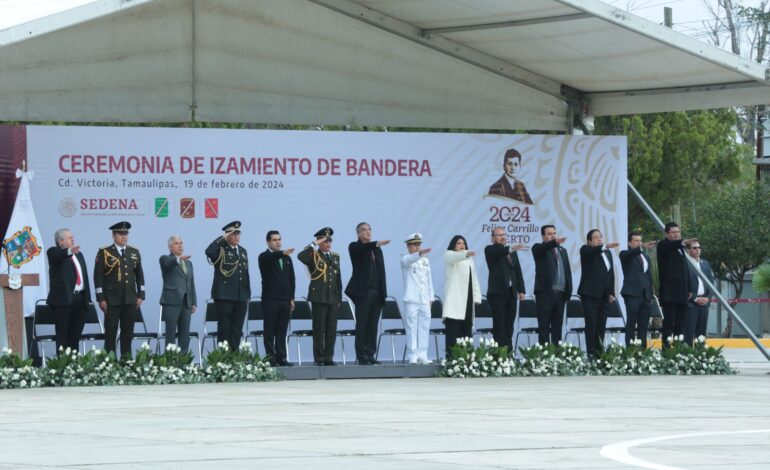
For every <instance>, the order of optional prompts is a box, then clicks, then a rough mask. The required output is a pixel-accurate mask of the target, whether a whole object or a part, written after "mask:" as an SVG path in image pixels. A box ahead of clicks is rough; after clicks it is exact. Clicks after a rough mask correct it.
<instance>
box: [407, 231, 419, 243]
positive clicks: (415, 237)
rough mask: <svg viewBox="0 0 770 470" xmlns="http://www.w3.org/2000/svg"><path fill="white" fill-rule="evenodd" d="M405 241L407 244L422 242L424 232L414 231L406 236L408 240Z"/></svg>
mask: <svg viewBox="0 0 770 470" xmlns="http://www.w3.org/2000/svg"><path fill="white" fill-rule="evenodd" d="M404 243H406V244H407V245H415V244H417V243H422V234H421V233H413V234H411V235H409V236H408V237H406V240H404Z"/></svg>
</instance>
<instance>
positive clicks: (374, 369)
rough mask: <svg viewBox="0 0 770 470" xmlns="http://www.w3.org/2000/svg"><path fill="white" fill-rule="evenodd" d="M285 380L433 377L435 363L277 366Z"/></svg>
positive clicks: (435, 368) (436, 371)
mask: <svg viewBox="0 0 770 470" xmlns="http://www.w3.org/2000/svg"><path fill="white" fill-rule="evenodd" d="M277 369H278V370H279V371H280V372H281V374H283V377H284V379H286V380H318V379H406V378H427V377H435V376H436V374H437V373H438V370H439V366H438V365H437V364H435V363H434V364H427V365H425V364H404V363H393V362H383V363H382V364H378V365H373V366H360V365H358V364H354V363H351V364H345V365H343V364H342V363H338V364H337V365H336V366H314V365H312V364H311V365H306V364H303V365H301V366H300V365H297V364H295V365H294V366H293V367H277Z"/></svg>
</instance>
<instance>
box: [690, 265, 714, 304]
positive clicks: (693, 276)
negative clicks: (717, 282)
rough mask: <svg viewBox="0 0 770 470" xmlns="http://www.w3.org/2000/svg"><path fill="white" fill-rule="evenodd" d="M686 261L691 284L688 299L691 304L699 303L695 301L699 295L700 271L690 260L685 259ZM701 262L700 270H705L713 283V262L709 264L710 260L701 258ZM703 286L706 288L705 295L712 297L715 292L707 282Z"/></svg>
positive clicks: (704, 272)
mask: <svg viewBox="0 0 770 470" xmlns="http://www.w3.org/2000/svg"><path fill="white" fill-rule="evenodd" d="M685 262H687V273H688V275H689V285H690V286H691V289H690V290H689V291H688V294H689V297H688V299H687V300H688V301H689V303H690V305H697V304H696V303H695V299H696V298H697V297H698V272H697V271H696V270H695V268H694V267H693V266H692V265H691V264H690V262H689V261H687V260H685ZM699 264H700V270H701V271H703V274H705V275H706V277H707V278H708V280H709V281H710V282H711V283H712V284H713V283H714V273H713V272H712V271H711V264H709V262H708V261H706V260H705V259H701V260H700V263H699ZM703 287H704V289H705V292H704V293H703V297H708V298H711V296H713V295H714V293H713V292H711V289H709V287H708V286H707V285H706V284H705V283H704V284H703Z"/></svg>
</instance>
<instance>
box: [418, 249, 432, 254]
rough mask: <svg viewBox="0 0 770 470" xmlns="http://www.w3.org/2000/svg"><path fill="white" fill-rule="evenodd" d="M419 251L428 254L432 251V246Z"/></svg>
mask: <svg viewBox="0 0 770 470" xmlns="http://www.w3.org/2000/svg"><path fill="white" fill-rule="evenodd" d="M418 253H420V256H422V255H427V254H428V253H430V248H425V249H422V250H420V251H418Z"/></svg>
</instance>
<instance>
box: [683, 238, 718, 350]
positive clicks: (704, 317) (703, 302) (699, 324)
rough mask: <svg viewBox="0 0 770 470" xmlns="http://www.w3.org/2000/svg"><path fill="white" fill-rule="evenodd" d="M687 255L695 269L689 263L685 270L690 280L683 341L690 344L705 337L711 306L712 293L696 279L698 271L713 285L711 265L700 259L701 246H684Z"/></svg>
mask: <svg viewBox="0 0 770 470" xmlns="http://www.w3.org/2000/svg"><path fill="white" fill-rule="evenodd" d="M686 248H687V255H688V256H689V257H690V258H691V259H692V261H694V262H695V264H696V265H697V268H696V267H695V266H693V265H692V263H690V262H689V261H688V262H687V268H688V273H689V278H690V281H689V283H690V290H689V292H688V293H689V302H688V304H687V306H688V309H687V320H686V322H685V330H684V341H685V343H687V344H692V342H693V340H694V339H695V338H698V337H699V336H703V337H704V338H705V337H706V327H707V325H708V319H709V307H710V306H711V297H712V296H713V292H711V289H709V287H708V286H707V285H706V283H705V282H703V280H702V279H701V278H700V277H698V271H697V270H700V271H701V272H702V273H703V274H705V275H706V278H707V279H708V280H709V282H711V283H712V284H713V283H714V273H713V271H712V270H711V264H709V262H708V261H706V260H705V259H702V258H701V257H700V255H701V246H700V243H699V242H698V241H693V242H690V243H688V244H687V245H686Z"/></svg>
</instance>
